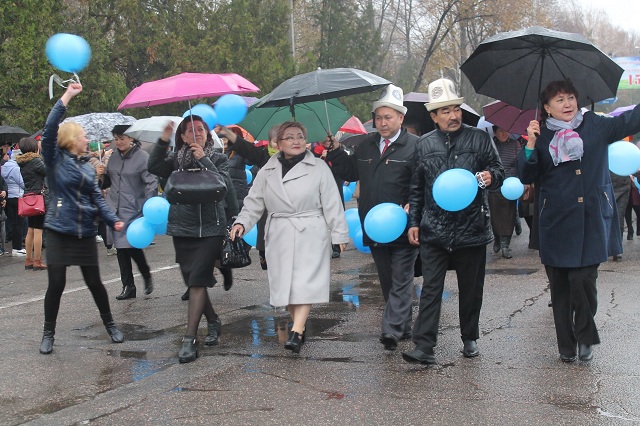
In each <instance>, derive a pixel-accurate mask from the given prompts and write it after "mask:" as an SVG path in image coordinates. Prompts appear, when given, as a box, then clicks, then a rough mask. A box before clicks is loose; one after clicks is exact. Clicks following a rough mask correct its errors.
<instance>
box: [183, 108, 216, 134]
mask: <svg viewBox="0 0 640 426" xmlns="http://www.w3.org/2000/svg"><path fill="white" fill-rule="evenodd" d="M192 114H193V115H198V116H200V117H202V119H203V120H204V122H205V123H207V126H209V130H213V128H214V127H215V125H216V124H218V116H217V115H216V112H215V111H214V110H213V108H211V106H210V105H207V104H197V105H194V106H192V107H191V109H188V110H186V111H185V112H184V114H182V118H187V117H188V116H190V115H192Z"/></svg>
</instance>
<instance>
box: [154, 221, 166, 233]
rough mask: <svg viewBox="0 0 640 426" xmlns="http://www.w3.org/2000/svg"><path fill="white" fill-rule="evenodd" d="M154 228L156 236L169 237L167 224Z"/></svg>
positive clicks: (160, 224)
mask: <svg viewBox="0 0 640 426" xmlns="http://www.w3.org/2000/svg"><path fill="white" fill-rule="evenodd" d="M154 226H155V233H156V235H167V222H163V223H159V224H157V225H154Z"/></svg>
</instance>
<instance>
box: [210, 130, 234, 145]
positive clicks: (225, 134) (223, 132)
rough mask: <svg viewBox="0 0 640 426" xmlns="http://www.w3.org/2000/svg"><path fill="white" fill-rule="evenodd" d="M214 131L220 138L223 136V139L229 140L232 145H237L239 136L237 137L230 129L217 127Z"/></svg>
mask: <svg viewBox="0 0 640 426" xmlns="http://www.w3.org/2000/svg"><path fill="white" fill-rule="evenodd" d="M213 131H214V132H215V133H216V134H217V135H218V136H222V137H225V138H227V139H228V140H229V142H231V144H232V145H233V144H234V143H236V140H238V135H236V134H235V133H234V132H232V131H231V130H230V129H229V128H228V127H225V126H216V127H214V129H213Z"/></svg>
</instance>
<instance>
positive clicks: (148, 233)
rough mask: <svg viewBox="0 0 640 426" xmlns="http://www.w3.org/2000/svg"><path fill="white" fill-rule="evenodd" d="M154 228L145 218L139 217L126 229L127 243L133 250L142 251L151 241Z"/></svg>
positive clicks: (154, 233) (153, 235)
mask: <svg viewBox="0 0 640 426" xmlns="http://www.w3.org/2000/svg"><path fill="white" fill-rule="evenodd" d="M155 235H156V228H155V226H154V225H153V224H152V223H151V222H149V221H148V220H147V218H145V217H139V218H137V219H136V220H134V221H133V222H131V224H130V225H129V227H128V228H127V241H129V244H131V245H132V246H133V247H135V248H139V249H143V248H145V247H147V246H149V244H151V242H152V241H153V237H155Z"/></svg>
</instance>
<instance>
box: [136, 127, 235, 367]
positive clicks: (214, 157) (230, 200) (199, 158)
mask: <svg viewBox="0 0 640 426" xmlns="http://www.w3.org/2000/svg"><path fill="white" fill-rule="evenodd" d="M172 133H173V123H172V122H170V123H169V124H168V125H167V127H166V128H165V129H164V132H163V135H162V136H161V138H160V140H158V143H157V144H156V146H155V148H154V149H153V151H152V152H151V155H150V156H149V167H148V168H149V173H152V174H154V175H156V176H158V177H160V178H163V177H164V178H168V177H169V176H171V173H173V171H174V170H177V169H193V168H200V167H205V168H207V169H208V170H213V171H218V172H219V173H220V174H221V175H222V177H223V178H224V180H225V184H226V185H227V194H226V196H225V199H224V201H225V202H226V204H227V208H228V211H229V214H230V215H232V216H235V215H237V214H238V201H237V199H236V194H235V191H234V190H233V183H232V182H231V178H230V177H229V172H228V170H229V160H228V159H227V156H226V155H224V154H222V153H220V152H217V151H216V150H215V147H214V145H213V139H212V137H211V133H210V131H209V127H208V126H207V124H206V123H205V122H204V121H203V120H202V118H201V117H199V116H197V115H193V116H188V117H187V118H185V119H184V120H182V122H181V123H180V125H179V126H178V129H177V130H176V152H175V155H174V156H173V157H171V158H167V157H166V150H167V146H169V140H170V139H171V135H172ZM227 221H228V219H227V217H226V215H225V207H224V203H222V202H215V203H205V204H172V205H171V207H170V208H169V220H168V222H167V235H171V236H173V246H174V248H175V251H176V262H177V263H178V264H179V265H180V271H181V272H182V276H183V278H184V282H185V284H186V286H187V287H188V288H189V308H188V313H187V317H188V320H187V334H186V335H185V336H184V339H183V340H182V349H181V350H180V353H179V354H178V360H179V361H180V362H181V363H186V362H191V361H195V359H196V358H197V357H198V342H197V334H198V325H199V324H200V319H201V318H202V315H203V314H204V316H205V317H206V318H207V324H208V334H207V337H206V338H205V339H204V344H205V345H206V346H212V345H216V344H218V337H219V336H220V332H221V329H222V322H221V321H220V318H219V317H218V315H217V314H216V312H215V311H214V309H213V305H212V304H211V299H209V295H208V294H207V287H213V285H214V284H215V282H216V281H215V278H214V277H213V266H214V263H215V261H216V260H217V259H218V258H219V257H220V251H221V250H222V241H223V239H224V236H225V235H226V233H227Z"/></svg>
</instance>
